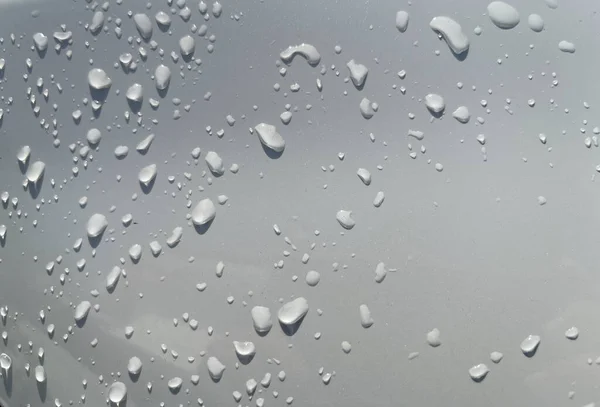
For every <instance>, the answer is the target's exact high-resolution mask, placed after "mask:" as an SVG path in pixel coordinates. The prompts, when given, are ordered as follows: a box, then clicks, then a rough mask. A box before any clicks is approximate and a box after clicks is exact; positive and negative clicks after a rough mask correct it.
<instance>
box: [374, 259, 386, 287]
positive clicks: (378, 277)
mask: <svg viewBox="0 0 600 407" xmlns="http://www.w3.org/2000/svg"><path fill="white" fill-rule="evenodd" d="M387 273H388V269H387V267H385V263H384V262H379V263H377V266H376V267H375V282H377V283H381V282H383V280H385V277H386V276H387Z"/></svg>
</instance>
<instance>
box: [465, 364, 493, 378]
mask: <svg viewBox="0 0 600 407" xmlns="http://www.w3.org/2000/svg"><path fill="white" fill-rule="evenodd" d="M489 372H490V369H489V368H488V367H487V366H486V365H485V364H484V363H480V364H478V365H475V366H473V367H472V368H470V369H469V376H471V379H473V381H475V382H480V381H482V380H483V379H485V377H486V376H487V374H488V373H489Z"/></svg>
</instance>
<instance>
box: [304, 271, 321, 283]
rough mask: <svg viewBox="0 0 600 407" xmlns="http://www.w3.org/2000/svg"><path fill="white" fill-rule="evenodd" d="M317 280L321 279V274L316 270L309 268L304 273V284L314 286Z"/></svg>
mask: <svg viewBox="0 0 600 407" xmlns="http://www.w3.org/2000/svg"><path fill="white" fill-rule="evenodd" d="M319 281H321V274H319V272H318V271H315V270H310V271H309V272H308V273H306V284H308V285H309V286H311V287H314V286H316V285H317V284H319Z"/></svg>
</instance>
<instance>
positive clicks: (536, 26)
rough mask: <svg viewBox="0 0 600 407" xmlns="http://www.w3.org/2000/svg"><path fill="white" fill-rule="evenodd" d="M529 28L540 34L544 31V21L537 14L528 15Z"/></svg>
mask: <svg viewBox="0 0 600 407" xmlns="http://www.w3.org/2000/svg"><path fill="white" fill-rule="evenodd" d="M527 23H528V24H529V28H530V29H531V30H532V31H534V32H536V33H539V32H542V31H543V30H544V19H543V18H542V16H540V15H539V14H530V15H529V17H528V18H527Z"/></svg>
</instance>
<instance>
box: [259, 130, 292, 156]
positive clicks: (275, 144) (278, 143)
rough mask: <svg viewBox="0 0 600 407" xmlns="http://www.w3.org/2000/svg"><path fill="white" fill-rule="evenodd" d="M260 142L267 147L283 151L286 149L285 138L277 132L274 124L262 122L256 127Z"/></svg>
mask: <svg viewBox="0 0 600 407" xmlns="http://www.w3.org/2000/svg"><path fill="white" fill-rule="evenodd" d="M254 130H256V133H257V134H258V138H259V140H260V142H261V143H262V144H263V145H264V146H265V147H267V148H269V149H271V150H273V151H275V152H276V153H282V152H283V150H284V149H285V140H284V139H283V137H281V135H280V134H279V133H278V132H277V128H276V127H275V126H273V125H270V124H266V123H260V124H258V125H257V126H256V127H254Z"/></svg>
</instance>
